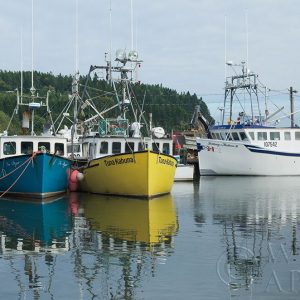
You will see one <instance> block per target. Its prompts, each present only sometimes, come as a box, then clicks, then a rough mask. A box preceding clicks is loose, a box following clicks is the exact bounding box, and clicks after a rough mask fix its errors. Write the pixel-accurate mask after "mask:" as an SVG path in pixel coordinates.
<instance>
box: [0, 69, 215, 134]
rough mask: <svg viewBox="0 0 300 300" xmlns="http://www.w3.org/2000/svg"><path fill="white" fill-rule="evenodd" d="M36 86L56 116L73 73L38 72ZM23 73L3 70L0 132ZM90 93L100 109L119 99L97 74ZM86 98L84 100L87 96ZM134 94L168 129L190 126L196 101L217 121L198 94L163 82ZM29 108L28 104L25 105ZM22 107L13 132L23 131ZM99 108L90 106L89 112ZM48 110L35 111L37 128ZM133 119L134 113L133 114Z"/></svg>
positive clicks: (26, 82) (26, 86) (26, 78)
mask: <svg viewBox="0 0 300 300" xmlns="http://www.w3.org/2000/svg"><path fill="white" fill-rule="evenodd" d="M33 77H34V87H35V89H36V91H37V94H38V95H39V96H46V94H47V92H48V91H50V93H49V105H50V110H51V113H52V116H53V119H54V120H55V119H56V117H57V116H59V114H60V113H61V112H62V109H63V107H65V105H66V104H67V103H68V101H69V97H70V94H71V91H72V80H73V76H72V75H61V74H59V75H54V74H52V73H51V72H50V73H42V72H36V71H35V72H34V73H33ZM22 79H23V94H24V95H25V94H26V95H30V88H31V85H32V83H31V72H29V71H25V72H23V75H22ZM86 79H87V77H86V76H80V80H79V82H80V85H79V94H80V95H81V93H82V91H83V90H84V85H85V82H86ZM20 82H21V73H20V72H12V71H1V70H0V132H3V131H4V130H6V129H7V126H8V124H9V122H10V119H11V116H12V114H13V112H14V110H15V108H16V104H17V101H16V99H17V98H16V97H17V89H18V91H19V93H20ZM86 95H88V96H89V97H90V99H92V100H91V101H92V102H93V104H94V105H95V106H96V107H97V110H98V111H100V112H101V111H102V110H104V109H107V108H108V107H110V106H112V105H113V104H115V103H117V100H116V97H115V93H114V91H113V87H112V85H111V84H109V83H108V82H107V81H106V80H103V79H101V78H98V76H97V75H94V76H93V77H92V78H90V80H89V82H88V93H86V94H85V95H84V97H86ZM84 97H83V98H82V99H83V101H84V100H85V99H84ZM131 98H132V102H133V104H136V105H137V106H139V107H140V108H141V109H142V111H143V117H144V118H143V120H148V121H149V114H150V113H152V123H153V126H161V127H163V128H164V129H165V130H166V131H167V132H171V131H172V130H187V129H188V128H189V126H190V121H191V118H192V115H193V112H194V109H195V106H196V105H200V110H201V112H202V114H203V115H204V116H205V118H206V119H207V120H208V121H209V122H210V123H211V124H213V123H214V120H213V118H212V117H211V115H210V113H209V110H208V108H207V105H206V104H205V102H204V101H202V99H201V98H199V97H198V96H197V95H196V94H190V93H189V92H186V93H178V92H177V91H176V90H174V89H170V88H166V87H163V86H162V85H159V84H154V85H149V84H140V83H136V84H133V85H132V89H131ZM24 109H25V108H24ZM22 113H23V111H22V109H20V110H19V111H17V117H16V118H14V119H13V120H12V121H11V124H10V130H9V134H20V133H21V117H22ZM89 113H91V114H94V113H95V112H94V111H93V110H92V109H88V110H87V112H86V113H85V116H81V117H82V118H83V117H87V115H88V114H89ZM46 114H47V113H46V112H42V114H36V115H35V121H36V122H35V131H36V133H40V132H42V130H43V124H44V123H45V118H46ZM113 116H115V117H116V111H110V112H108V113H107V114H106V115H105V117H113ZM129 119H130V117H129Z"/></svg>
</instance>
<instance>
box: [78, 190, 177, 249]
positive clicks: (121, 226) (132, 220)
mask: <svg viewBox="0 0 300 300" xmlns="http://www.w3.org/2000/svg"><path fill="white" fill-rule="evenodd" d="M82 204H83V209H84V216H85V218H87V219H88V220H89V223H90V226H91V229H93V230H97V231H100V232H101V233H102V234H103V235H106V236H109V237H113V238H114V239H121V240H126V241H129V242H142V243H147V244H157V243H170V242H171V238H172V236H173V235H174V234H175V233H176V231H177V229H178V225H177V221H176V210H175V205H174V202H173V199H172V196H171V195H170V194H168V195H165V196H162V197H159V198H154V199H151V200H145V199H135V198H127V197H126V198H125V197H112V196H100V195H93V194H88V195H87V194H85V195H84V201H83V203H82Z"/></svg>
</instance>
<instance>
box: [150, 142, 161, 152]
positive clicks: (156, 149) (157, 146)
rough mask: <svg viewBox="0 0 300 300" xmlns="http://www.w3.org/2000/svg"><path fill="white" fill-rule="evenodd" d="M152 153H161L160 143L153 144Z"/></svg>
mask: <svg viewBox="0 0 300 300" xmlns="http://www.w3.org/2000/svg"><path fill="white" fill-rule="evenodd" d="M152 151H154V152H159V143H152Z"/></svg>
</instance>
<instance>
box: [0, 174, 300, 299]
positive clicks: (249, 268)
mask: <svg viewBox="0 0 300 300" xmlns="http://www.w3.org/2000/svg"><path fill="white" fill-rule="evenodd" d="M299 220H300V178H299V177H284V178H277V177H259V178H255V177H228V178H227V177H211V178H201V180H200V183H197V184H193V183H176V184H175V185H174V187H173V190H172V195H169V196H165V197H162V198H158V199H153V200H150V201H145V200H136V199H128V198H121V199H120V198H111V197H104V196H97V195H86V194H80V195H79V194H70V195H68V196H65V197H61V198H58V199H56V200H55V201H53V202H51V203H47V204H44V205H40V204H31V203H23V202H17V201H11V200H10V201H9V200H1V201H0V234H1V249H0V299H299V297H300V257H299V253H300V249H299V247H300V245H299V239H300V235H299V232H300V228H299V227H300V225H299V224H300V223H299Z"/></svg>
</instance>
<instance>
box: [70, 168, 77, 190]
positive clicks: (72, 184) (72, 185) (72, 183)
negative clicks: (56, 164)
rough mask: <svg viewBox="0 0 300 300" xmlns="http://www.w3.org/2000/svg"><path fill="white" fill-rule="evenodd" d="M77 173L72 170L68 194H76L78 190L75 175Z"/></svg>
mask: <svg viewBox="0 0 300 300" xmlns="http://www.w3.org/2000/svg"><path fill="white" fill-rule="evenodd" d="M78 173H79V172H78V171H77V170H72V171H71V173H70V177H69V184H68V186H69V190H70V192H76V191H77V189H78V179H77V174H78Z"/></svg>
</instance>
